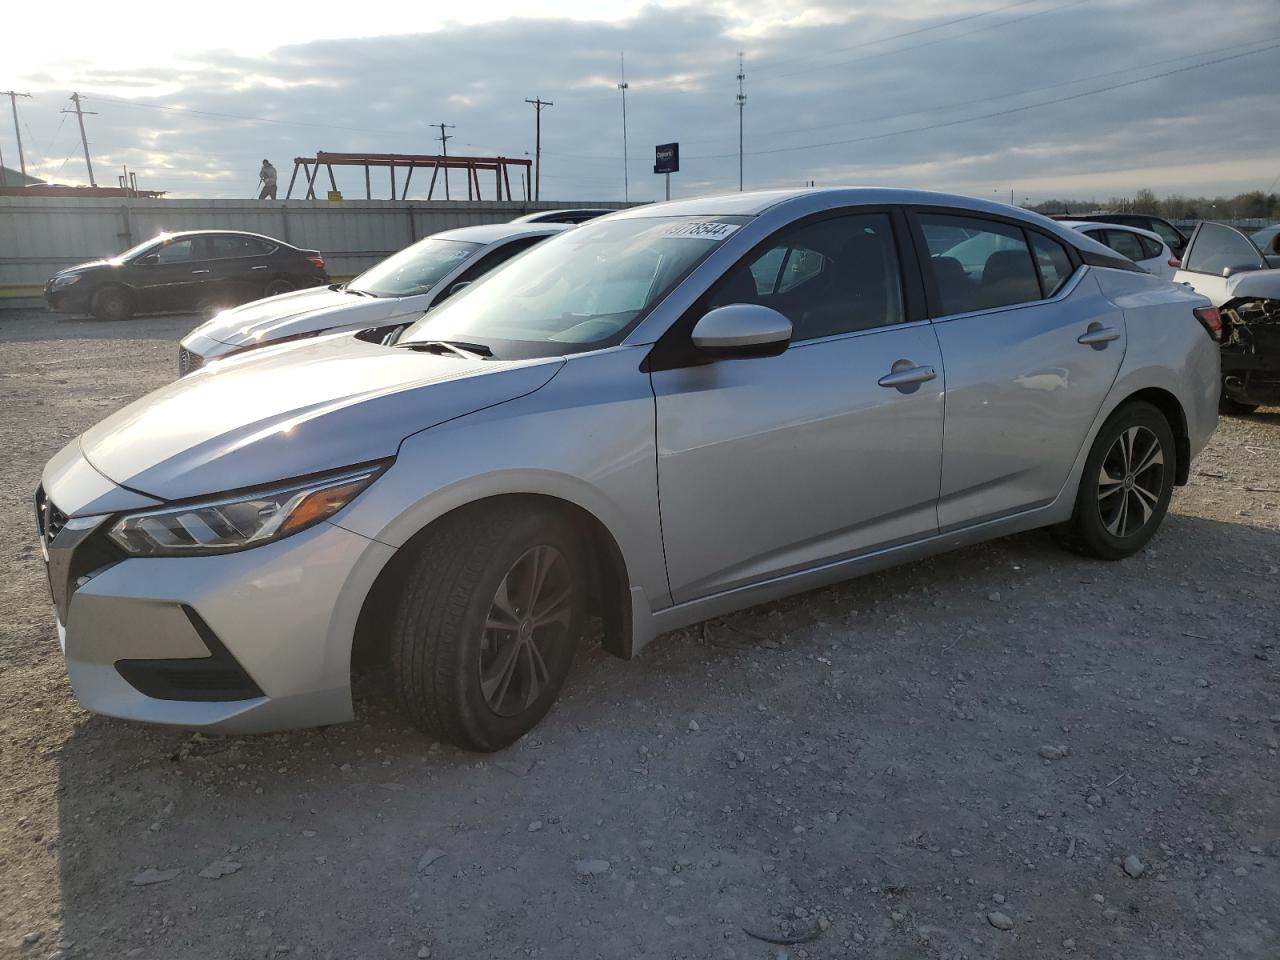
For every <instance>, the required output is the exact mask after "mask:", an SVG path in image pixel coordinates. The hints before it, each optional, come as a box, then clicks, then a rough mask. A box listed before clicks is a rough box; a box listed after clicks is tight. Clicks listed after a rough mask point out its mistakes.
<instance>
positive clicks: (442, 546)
mask: <svg viewBox="0 0 1280 960" xmlns="http://www.w3.org/2000/svg"><path fill="white" fill-rule="evenodd" d="M414 549H415V550H416V556H415V557H414V559H413V561H412V563H411V564H410V567H409V571H408V575H407V577H406V581H405V588H404V592H403V595H402V597H401V599H400V602H399V605H398V609H397V611H396V617H395V621H394V623H393V626H392V636H391V675H392V683H393V684H394V687H395V689H396V692H397V694H398V697H399V700H400V702H401V704H402V705H403V706H404V708H405V710H406V711H407V712H408V713H409V715H410V716H411V717H412V718H413V720H414V722H415V723H416V724H417V725H418V726H420V727H421V728H422V729H423V730H425V731H426V732H427V733H429V734H431V735H432V736H434V737H437V738H439V739H441V740H445V741H448V742H449V743H453V744H455V745H457V746H460V747H464V748H466V749H470V750H482V751H492V750H500V749H502V748H503V747H505V746H508V745H509V744H511V743H512V742H514V741H515V740H517V739H519V738H520V737H521V736H523V735H524V734H525V733H527V732H528V731H529V730H531V729H533V727H534V726H535V725H536V724H537V723H538V721H539V720H541V719H542V717H543V715H544V714H546V712H547V711H548V710H549V709H550V708H551V705H552V703H554V702H555V699H556V697H557V696H558V694H559V692H560V688H561V687H562V686H563V685H564V681H565V678H566V677H567V676H568V674H569V668H570V667H571V665H572V664H573V659H574V657H575V655H576V654H577V651H578V648H579V646H580V645H581V640H582V634H583V626H584V623H585V619H586V613H585V610H586V590H585V584H586V566H585V562H584V559H583V549H582V545H581V542H580V540H579V538H578V536H577V534H576V533H575V532H574V530H573V529H572V527H571V526H570V525H569V524H568V523H566V522H565V521H564V520H563V519H562V518H561V517H559V516H557V515H556V514H554V513H552V512H548V511H540V510H533V509H529V508H528V507H527V506H524V505H518V504H512V505H502V506H498V507H494V508H491V509H486V510H484V511H480V510H478V509H473V510H468V511H466V512H464V513H462V514H459V515H457V516H454V517H450V518H446V519H444V520H443V521H441V522H440V524H439V526H438V527H436V528H434V529H431V530H428V531H427V532H426V533H425V534H424V535H423V536H422V538H421V540H420V542H419V543H417V544H416V545H415V547H414Z"/></svg>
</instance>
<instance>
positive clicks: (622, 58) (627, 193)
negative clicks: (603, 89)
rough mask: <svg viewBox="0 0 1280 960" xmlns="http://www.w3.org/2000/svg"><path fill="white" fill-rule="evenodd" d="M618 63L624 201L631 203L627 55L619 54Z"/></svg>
mask: <svg viewBox="0 0 1280 960" xmlns="http://www.w3.org/2000/svg"><path fill="white" fill-rule="evenodd" d="M618 62H619V64H620V65H621V67H620V69H621V78H622V79H621V80H620V81H619V83H618V89H619V90H621V91H622V199H623V200H625V201H627V202H628V203H629V202H630V201H631V184H630V179H629V177H628V175H627V86H628V84H627V55H626V54H625V53H620V54H618Z"/></svg>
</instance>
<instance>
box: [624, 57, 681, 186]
mask: <svg viewBox="0 0 1280 960" xmlns="http://www.w3.org/2000/svg"><path fill="white" fill-rule="evenodd" d="M618 60H619V62H620V63H621V65H622V67H621V69H622V82H621V83H619V84H618V89H619V90H621V91H622V199H623V200H624V201H627V202H628V203H629V202H630V201H631V186H630V181H629V179H628V176H627V86H628V84H627V55H626V54H625V53H620V54H618ZM668 199H670V198H668Z"/></svg>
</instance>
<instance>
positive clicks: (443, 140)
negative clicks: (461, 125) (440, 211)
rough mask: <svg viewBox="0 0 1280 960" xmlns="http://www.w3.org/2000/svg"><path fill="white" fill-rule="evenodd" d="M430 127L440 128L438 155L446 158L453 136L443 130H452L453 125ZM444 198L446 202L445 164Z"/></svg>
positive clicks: (436, 124)
mask: <svg viewBox="0 0 1280 960" xmlns="http://www.w3.org/2000/svg"><path fill="white" fill-rule="evenodd" d="M431 126H433V127H439V128H440V155H441V156H442V157H447V156H448V155H449V141H450V140H452V139H453V134H451V133H445V130H446V129H448V130H452V129H453V128H454V126H455V124H452V123H433V124H431ZM410 172H412V171H410ZM444 198H445V199H446V200H448V199H449V167H448V165H447V164H446V165H445V168H444Z"/></svg>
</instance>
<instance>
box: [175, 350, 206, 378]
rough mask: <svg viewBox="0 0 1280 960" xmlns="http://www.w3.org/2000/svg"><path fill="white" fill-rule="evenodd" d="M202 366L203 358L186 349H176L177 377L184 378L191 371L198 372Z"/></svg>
mask: <svg viewBox="0 0 1280 960" xmlns="http://www.w3.org/2000/svg"><path fill="white" fill-rule="evenodd" d="M203 366H204V357H202V356H200V354H198V353H192V352H191V351H190V350H188V349H187V348H186V347H179V348H178V376H180V377H185V376H186V375H187V374H188V373H190V372H191V371H192V370H199V369H200V368H201V367H203Z"/></svg>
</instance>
